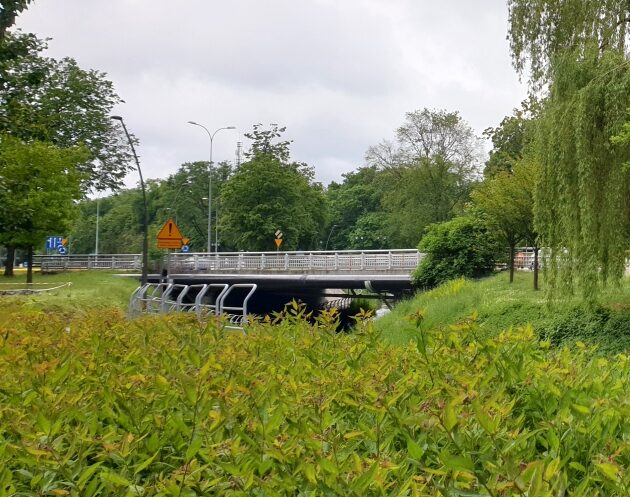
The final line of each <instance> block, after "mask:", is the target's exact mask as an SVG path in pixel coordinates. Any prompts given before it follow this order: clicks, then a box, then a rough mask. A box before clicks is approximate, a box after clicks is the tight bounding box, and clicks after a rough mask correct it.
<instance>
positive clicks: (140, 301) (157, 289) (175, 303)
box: [128, 283, 258, 329]
mask: <svg viewBox="0 0 630 497" xmlns="http://www.w3.org/2000/svg"><path fill="white" fill-rule="evenodd" d="M212 288H215V289H220V291H219V293H218V294H217V296H216V298H215V300H214V303H204V298H205V296H206V294H207V293H208V291H209V290H210V289H212ZM235 288H241V289H244V290H246V291H247V293H246V295H245V297H244V298H243V302H242V304H241V305H230V306H228V305H226V298H227V296H228V295H229V294H230V293H231V291H232V290H233V289H235ZM257 288H258V287H257V285H256V284H253V283H240V284H236V285H228V284H222V283H221V284H219V283H213V284H198V285H181V284H176V283H146V284H145V285H142V286H140V287H138V288H137V289H136V290H135V291H134V292H133V293H132V295H131V298H130V299H129V308H128V311H129V317H131V318H133V317H136V316H139V315H141V314H167V313H169V312H195V313H196V315H197V318H198V319H199V320H201V319H203V318H204V317H207V316H212V315H216V316H220V315H225V316H226V317H227V324H226V325H225V327H226V328H231V329H243V327H244V326H245V324H247V303H248V302H249V299H250V298H251V296H252V295H253V294H254V292H255V291H256V289H257ZM191 290H192V291H195V290H196V291H197V294H196V296H195V297H194V301H193V302H191V301H190V300H191V299H190V298H189V299H186V297H187V296H188V295H189V294H192V293H193V292H191Z"/></svg>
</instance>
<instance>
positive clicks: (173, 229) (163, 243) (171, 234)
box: [157, 218, 184, 249]
mask: <svg viewBox="0 0 630 497" xmlns="http://www.w3.org/2000/svg"><path fill="white" fill-rule="evenodd" d="M183 238H184V236H183V235H182V232H181V231H179V228H178V227H177V224H175V221H173V219H172V218H169V219H168V220H167V221H166V222H165V223H164V226H162V229H160V231H158V234H157V241H158V248H176V249H178V248H181V246H182V239H183Z"/></svg>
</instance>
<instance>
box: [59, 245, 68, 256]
mask: <svg viewBox="0 0 630 497" xmlns="http://www.w3.org/2000/svg"><path fill="white" fill-rule="evenodd" d="M57 252H59V254H60V255H66V254H67V253H68V249H67V248H66V247H64V246H63V245H59V247H57Z"/></svg>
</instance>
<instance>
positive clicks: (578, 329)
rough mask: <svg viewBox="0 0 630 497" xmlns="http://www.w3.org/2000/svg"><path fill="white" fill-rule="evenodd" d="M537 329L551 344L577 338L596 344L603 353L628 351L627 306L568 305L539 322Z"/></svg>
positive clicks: (628, 324) (629, 334) (629, 342)
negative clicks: (619, 307)
mask: <svg viewBox="0 0 630 497" xmlns="http://www.w3.org/2000/svg"><path fill="white" fill-rule="evenodd" d="M539 333H540V334H541V336H543V337H544V338H546V339H548V340H551V341H552V343H554V344H564V343H572V342H575V341H577V340H581V341H585V342H588V343H592V344H595V345H597V346H598V349H599V350H600V351H602V352H606V353H613V354H614V353H616V352H619V351H623V350H625V351H630V310H628V309H626V310H622V311H617V310H612V309H609V308H607V307H601V306H600V307H594V308H590V307H588V306H581V307H573V308H569V309H567V310H566V311H564V312H559V313H557V314H556V315H555V316H553V317H552V318H550V319H548V320H546V321H545V322H543V323H542V324H541V325H540V326H539Z"/></svg>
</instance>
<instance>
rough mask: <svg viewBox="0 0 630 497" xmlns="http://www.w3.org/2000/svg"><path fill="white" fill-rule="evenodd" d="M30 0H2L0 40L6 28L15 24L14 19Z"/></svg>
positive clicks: (26, 6)
mask: <svg viewBox="0 0 630 497" xmlns="http://www.w3.org/2000/svg"><path fill="white" fill-rule="evenodd" d="M31 2H32V0H2V5H0V42H2V39H3V38H4V37H5V34H6V32H7V29H9V28H10V27H11V26H13V24H15V19H16V17H17V16H18V14H20V13H21V12H23V11H24V10H26V9H27V8H28V5H29V4H30V3H31Z"/></svg>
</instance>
